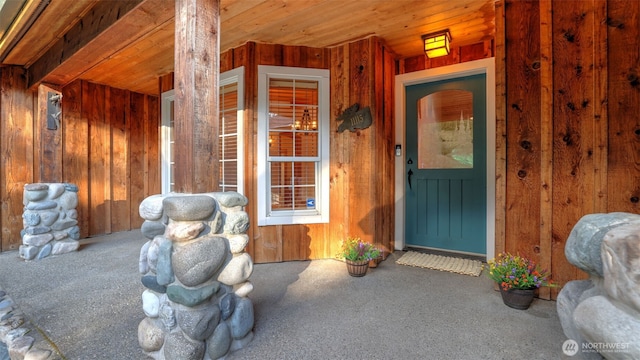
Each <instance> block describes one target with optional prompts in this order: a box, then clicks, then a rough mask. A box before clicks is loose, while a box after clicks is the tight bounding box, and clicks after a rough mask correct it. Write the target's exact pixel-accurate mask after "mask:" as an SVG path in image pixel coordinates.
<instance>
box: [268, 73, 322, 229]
mask: <svg viewBox="0 0 640 360" xmlns="http://www.w3.org/2000/svg"><path fill="white" fill-rule="evenodd" d="M271 78H277V79H292V80H312V81H317V82H318V158H319V159H318V160H317V162H316V170H317V171H316V186H315V193H316V197H315V199H314V200H315V209H310V210H306V209H305V210H302V209H301V210H272V209H271V176H270V166H269V164H270V163H271V162H272V161H273V162H279V161H282V160H284V159H288V160H287V161H292V162H295V160H300V161H301V162H308V160H309V159H308V158H300V159H293V160H292V159H290V158H285V157H279V156H274V157H271V156H269V97H268V95H269V80H270V79H271ZM329 84H330V72H329V70H327V69H308V68H298V67H285V66H268V65H258V152H257V165H258V174H257V176H258V192H257V193H258V199H257V200H258V226H268V225H290V224H317V223H328V222H329V165H330V158H329V155H330V154H329V145H330V144H329V132H330V130H329V129H330V125H331V124H330V116H329V114H330V107H329V106H330V88H329Z"/></svg>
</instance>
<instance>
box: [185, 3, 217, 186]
mask: <svg viewBox="0 0 640 360" xmlns="http://www.w3.org/2000/svg"><path fill="white" fill-rule="evenodd" d="M175 6H176V9H175V21H176V23H175V29H176V30H175V31H176V33H175V86H176V87H175V125H174V134H175V154H176V166H175V190H176V191H178V192H185V193H199V192H210V191H216V190H218V175H219V156H218V123H219V122H218V93H219V91H218V75H219V72H220V65H219V57H220V50H219V45H220V0H176V2H175Z"/></svg>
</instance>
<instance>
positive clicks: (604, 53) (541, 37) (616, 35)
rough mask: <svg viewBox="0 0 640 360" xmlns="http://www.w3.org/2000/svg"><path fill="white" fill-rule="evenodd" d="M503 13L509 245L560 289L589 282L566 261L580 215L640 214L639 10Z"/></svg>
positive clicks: (526, 5)
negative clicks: (538, 266)
mask: <svg viewBox="0 0 640 360" xmlns="http://www.w3.org/2000/svg"><path fill="white" fill-rule="evenodd" d="M504 12H505V23H506V25H505V31H506V49H505V52H506V68H505V70H504V71H505V73H506V94H505V101H504V103H501V102H499V103H498V106H503V109H504V110H505V111H506V113H507V119H506V124H507V125H506V128H507V142H506V144H505V146H506V152H507V157H506V159H505V160H503V161H505V162H506V172H507V181H506V194H507V195H506V199H507V200H506V203H505V204H504V205H505V207H506V212H505V222H506V226H505V235H504V242H505V244H506V245H505V248H506V249H507V250H509V251H518V252H520V253H522V254H527V255H528V256H532V257H534V258H537V259H538V261H539V262H540V263H541V264H543V266H545V267H548V268H549V269H550V270H551V272H552V273H553V278H554V280H555V281H556V282H558V283H559V284H560V285H564V284H565V283H566V282H568V281H571V280H575V279H580V278H585V277H586V274H584V273H582V272H581V271H579V270H578V269H577V268H576V267H575V266H573V265H571V264H570V263H569V262H568V261H567V260H566V258H565V256H564V246H565V243H566V240H567V238H568V236H569V233H570V231H571V229H572V228H573V226H574V225H575V224H576V222H577V221H578V220H579V219H580V218H581V217H582V216H584V215H587V214H591V213H605V212H616V211H625V212H631V213H639V212H640V205H638V202H639V200H638V199H639V198H640V186H639V185H638V184H640V170H639V167H638V165H637V164H638V163H639V159H640V151H639V150H638V149H639V148H640V147H639V146H638V145H639V144H638V143H639V139H640V136H639V135H640V130H639V129H640V121H639V120H638V119H639V118H638V116H637V114H638V113H640V95H639V92H638V88H639V85H638V83H639V82H638V81H637V79H638V76H637V73H638V57H637V53H636V52H633V51H629V49H637V48H638V47H640V40H639V36H638V35H639V34H638V31H639V29H640V26H639V25H640V23H639V20H638V17H637V14H638V13H640V5H639V4H637V3H635V2H626V1H617V0H616V1H611V0H609V1H606V0H590V1H579V2H566V1H560V0H546V1H506V2H505V3H504ZM537 62H538V63H539V66H537V65H536V66H533V65H535V64H536V63H537ZM523 90H524V91H523ZM525 92H526V93H525ZM500 95H501V94H500V93H499V94H498V96H500ZM500 110H501V109H500V108H498V113H500ZM523 119H526V120H525V123H526V124H527V125H526V127H523V126H522V121H523ZM525 129H526V130H525ZM524 141H527V142H526V143H524ZM523 145H527V146H528V147H530V149H531V150H532V151H531V152H527V151H525V149H524V148H523ZM497 161H498V162H500V161H501V159H499V158H498V159H497ZM532 176H533V181H532ZM525 181H526V182H527V183H530V186H524V183H525ZM498 206H500V204H499V205H498ZM525 218H526V219H527V221H521V220H520V219H525ZM498 242H499V241H496V243H498ZM558 291H559V288H554V289H552V290H551V291H550V292H549V291H545V292H544V293H541V297H546V298H555V297H556V296H557V293H558Z"/></svg>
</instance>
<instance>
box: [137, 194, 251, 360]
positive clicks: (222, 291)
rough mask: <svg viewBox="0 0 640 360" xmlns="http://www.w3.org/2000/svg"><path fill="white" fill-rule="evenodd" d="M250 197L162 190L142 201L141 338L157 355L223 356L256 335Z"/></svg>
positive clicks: (183, 358) (197, 359)
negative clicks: (164, 192)
mask: <svg viewBox="0 0 640 360" xmlns="http://www.w3.org/2000/svg"><path fill="white" fill-rule="evenodd" d="M246 205H247V198H246V197H244V196H242V195H240V194H238V193H231V192H225V193H206V194H171V195H167V196H161V195H154V196H150V197H148V198H146V199H145V200H144V201H143V202H142V203H141V204H140V216H142V218H144V219H145V222H144V224H143V225H142V233H143V234H144V236H145V237H147V238H148V239H150V240H149V241H148V242H147V243H145V244H144V245H143V246H142V248H141V250H140V261H139V270H140V273H141V274H142V275H143V276H142V284H143V285H144V286H145V287H146V290H145V291H144V292H143V293H142V306H143V311H144V313H145V315H146V318H145V319H144V320H142V322H141V323H140V325H139V327H138V341H139V344H140V346H141V347H142V349H143V351H144V352H145V354H146V355H148V356H149V357H151V358H154V359H181V360H191V359H193V360H200V359H206V360H208V359H219V358H223V357H224V356H226V355H227V354H228V353H230V352H232V351H235V350H238V349H240V348H242V347H244V346H245V345H246V344H248V343H249V342H250V341H251V339H252V338H253V331H252V330H253V321H254V320H253V319H254V317H253V304H252V302H251V300H250V299H249V298H247V295H248V294H249V293H250V292H251V291H252V290H253V285H252V284H251V282H249V281H248V279H249V276H250V275H251V273H252V271H253V261H252V259H251V257H250V256H249V254H247V253H246V252H245V247H246V246H247V244H248V242H249V237H248V236H247V235H246V231H247V229H248V228H249V218H248V216H247V213H246V212H244V210H243V207H244V206H246Z"/></svg>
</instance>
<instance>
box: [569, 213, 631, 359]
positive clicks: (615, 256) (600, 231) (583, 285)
mask: <svg viewBox="0 0 640 360" xmlns="http://www.w3.org/2000/svg"><path fill="white" fill-rule="evenodd" d="M565 256H566V257H567V259H568V260H569V262H570V263H572V264H573V265H575V266H577V267H578V268H580V269H581V270H583V271H585V272H586V273H588V274H589V279H588V280H576V281H570V282H569V283H567V284H566V285H565V286H564V287H563V288H562V290H561V291H560V293H559V294H558V299H557V307H558V316H559V318H560V323H561V325H562V329H563V331H564V334H565V335H566V336H567V338H569V339H570V340H573V341H575V342H576V344H574V345H575V348H569V350H576V349H577V353H576V354H575V356H576V358H583V359H602V358H603V357H604V358H607V359H640V342H639V341H638V339H640V215H636V214H629V213H610V214H591V215H587V216H584V217H583V218H582V219H580V221H578V223H577V224H576V225H575V226H574V228H573V230H572V231H571V234H570V235H569V238H568V239H567V243H566V245H565ZM565 350H567V349H565Z"/></svg>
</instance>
